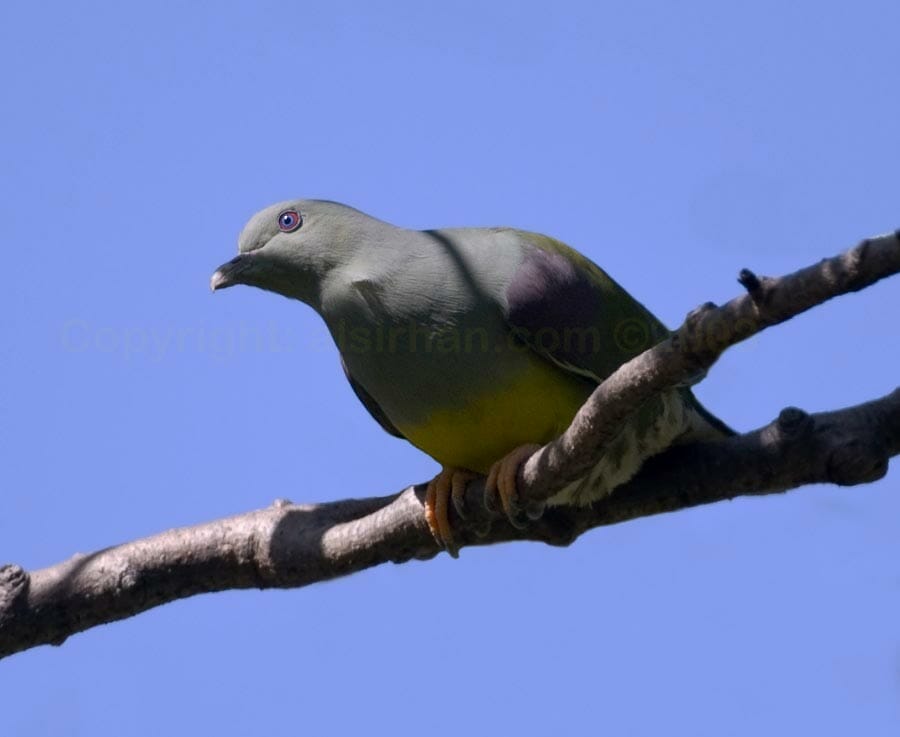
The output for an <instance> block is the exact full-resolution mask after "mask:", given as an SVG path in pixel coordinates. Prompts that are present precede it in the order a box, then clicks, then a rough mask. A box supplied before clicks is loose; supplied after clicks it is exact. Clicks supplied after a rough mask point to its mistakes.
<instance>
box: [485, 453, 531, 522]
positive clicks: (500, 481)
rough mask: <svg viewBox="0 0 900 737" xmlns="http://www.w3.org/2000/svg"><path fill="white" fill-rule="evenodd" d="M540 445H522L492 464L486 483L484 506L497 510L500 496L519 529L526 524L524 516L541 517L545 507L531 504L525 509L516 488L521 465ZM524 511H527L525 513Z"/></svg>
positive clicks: (508, 515)
mask: <svg viewBox="0 0 900 737" xmlns="http://www.w3.org/2000/svg"><path fill="white" fill-rule="evenodd" d="M540 447H541V446H540V445H536V444H529V445H520V446H519V447H518V448H516V449H515V450H513V451H512V452H510V453H508V454H507V455H505V456H504V457H503V458H501V459H500V460H499V461H497V462H496V463H495V464H494V465H493V466H491V470H490V471H489V472H488V477H487V481H486V482H485V485H484V506H485V507H487V509H489V510H490V511H494V510H496V509H497V497H498V496H499V497H500V503H501V505H502V506H503V511H504V513H505V514H506V516H507V517H508V518H509V521H510V524H512V525H513V527H516V528H518V529H522V528H524V527H525V525H526V521H525V520H524V519H523V516H524V517H527V518H529V519H537V517H540V511H543V507H542V505H540V504H529V505H528V507H527V509H526V510H523V508H522V503H521V501H520V500H519V492H518V489H517V488H516V476H517V475H518V473H519V467H520V466H521V465H522V464H523V463H524V462H525V461H526V460H527V459H528V458H530V457H531V456H532V455H533V454H534V452H535V451H537V450H539V449H540ZM539 508H540V511H539ZM523 511H524V512H525V514H524V515H523Z"/></svg>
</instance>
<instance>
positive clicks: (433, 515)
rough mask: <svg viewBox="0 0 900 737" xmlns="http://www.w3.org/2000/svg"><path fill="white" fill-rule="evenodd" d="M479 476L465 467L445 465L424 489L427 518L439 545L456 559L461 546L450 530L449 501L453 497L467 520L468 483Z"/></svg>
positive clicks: (457, 507) (454, 504)
mask: <svg viewBox="0 0 900 737" xmlns="http://www.w3.org/2000/svg"><path fill="white" fill-rule="evenodd" d="M477 476H478V474H477V473H475V472H473V471H469V470H468V469H465V468H453V467H449V468H448V467H445V468H442V469H441V472H440V473H439V474H438V475H437V476H435V477H434V478H433V479H431V481H430V482H428V487H427V488H426V490H425V521H426V522H428V529H430V530H431V534H432V535H434V539H435V540H437V542H438V545H440V546H441V547H442V548H444V549H445V550H446V551H447V552H448V553H450V555H451V556H452V557H453V558H458V557H459V548H458V547H456V542H455V541H454V540H453V531H452V530H451V529H450V517H449V514H448V513H449V511H450V510H449V502H450V499H452V500H453V506H454V507H455V509H456V513H457V514H458V515H459V516H460V517H461V518H463V519H465V516H466V515H465V495H466V484H468V483H469V482H470V481H471V480H472V479H474V478H476V477H477Z"/></svg>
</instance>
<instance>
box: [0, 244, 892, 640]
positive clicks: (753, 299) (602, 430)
mask: <svg viewBox="0 0 900 737" xmlns="http://www.w3.org/2000/svg"><path fill="white" fill-rule="evenodd" d="M898 271H900V234H898V233H894V234H891V235H886V236H881V237H879V238H874V239H870V240H867V241H863V242H862V243H861V244H860V245H859V246H857V247H856V248H854V249H851V250H850V251H847V252H846V253H844V254H842V255H840V256H837V257H835V258H832V259H826V260H823V261H822V262H820V263H819V264H816V265H814V266H810V267H808V268H806V269H803V270H801V271H798V272H796V273H794V274H791V275H788V276H785V277H781V278H777V279H770V278H758V277H756V276H755V275H753V274H752V273H750V272H749V271H746V270H745V271H743V272H741V276H740V281H741V283H742V284H743V285H744V287H745V288H746V289H747V293H746V294H744V295H742V296H740V297H737V298H735V299H733V300H732V301H731V302H729V303H728V304H726V305H724V306H722V307H716V306H714V305H709V304H707V305H704V306H703V307H701V308H700V309H698V310H696V311H695V312H693V313H691V315H689V316H688V319H687V320H686V322H685V324H684V325H683V326H682V327H681V328H680V329H679V330H678V331H677V333H676V334H675V335H674V336H673V338H671V339H670V340H667V341H665V342H663V343H661V344H660V345H658V346H655V347H654V348H652V349H650V350H648V351H646V352H645V353H643V354H641V355H640V356H638V357H636V358H635V359H634V360H632V361H631V362H629V363H628V364H625V365H624V366H622V367H621V368H620V369H619V370H618V371H616V372H615V373H614V374H613V375H612V376H610V377H609V378H608V379H607V380H606V381H604V382H603V384H602V385H601V386H599V387H598V388H597V390H596V391H595V392H594V393H593V395H592V396H591V397H590V398H589V399H588V401H587V402H586V403H585V405H584V407H583V408H582V409H581V410H580V411H579V413H578V414H577V415H576V417H575V419H574V420H573V421H572V424H571V426H570V427H569V429H568V430H567V431H566V432H565V433H564V434H563V435H562V436H561V437H560V438H558V439H557V440H556V441H554V442H552V443H550V444H548V445H547V446H545V447H544V448H542V449H541V450H539V451H538V452H537V453H535V454H534V455H533V456H532V457H531V458H530V459H529V460H528V462H527V463H526V464H524V465H523V467H522V469H521V471H520V478H519V484H520V485H519V490H520V495H521V496H522V500H521V502H522V504H524V503H526V502H540V501H541V500H544V499H547V498H549V497H550V496H552V495H553V494H554V493H555V492H556V491H557V490H559V489H560V488H562V487H563V486H564V485H565V484H566V483H568V482H569V481H571V480H574V479H576V478H578V477H580V476H581V475H583V473H584V472H585V471H586V470H587V469H588V468H589V467H590V465H591V463H592V460H593V459H594V458H596V457H597V456H598V455H599V454H600V453H602V451H603V449H604V447H605V445H606V443H608V442H609V441H610V440H611V439H612V438H613V437H614V436H615V432H616V428H617V427H618V426H619V425H620V424H621V422H622V420H623V419H624V418H625V417H627V416H628V415H629V414H630V413H631V412H633V411H634V410H635V409H636V408H638V407H639V406H640V405H641V404H642V403H643V402H644V401H645V400H646V399H647V398H648V397H650V396H652V395H653V394H654V393H655V392H658V391H661V390H663V389H667V388H669V387H672V386H675V385H677V384H679V383H681V382H683V381H684V380H686V379H687V378H688V377H690V376H691V375H695V374H696V373H697V372H698V370H701V369H706V368H709V367H710V366H711V365H712V364H713V363H714V362H715V361H716V359H717V358H718V357H719V355H720V354H721V353H722V351H723V350H725V348H727V347H728V346H731V345H734V344H735V343H737V342H740V341H741V340H745V339H747V338H748V337H750V336H751V335H754V334H755V333H757V332H759V331H760V330H762V329H764V328H766V327H768V326H770V325H774V324H777V323H779V322H783V321H784V320H787V319H789V318H791V317H793V316H794V315H797V314H799V313H801V312H804V311H805V310H808V309H810V308H811V307H813V306H815V305H817V304H821V303H822V302H824V301H826V300H828V299H830V298H832V297H835V296H837V295H840V294H845V293H847V292H851V291H856V290H859V289H862V288H864V287H866V286H868V285H870V284H873V283H874V282H876V281H878V280H879V279H882V278H884V277H886V276H890V275H892V274H896V273H897V272H898ZM898 453H900V389H897V390H895V391H894V392H893V393H891V394H889V395H887V396H885V397H882V398H881V399H876V400H874V401H872V402H869V403H866V404H862V405H858V406H856V407H850V408H847V409H843V410H837V411H834V412H826V413H821V414H815V415H808V414H806V413H805V412H802V411H801V410H798V409H795V408H789V409H786V410H784V411H783V412H782V413H781V415H780V416H779V417H778V419H777V420H775V421H774V422H772V423H771V424H770V425H767V426H766V427H763V428H760V429H759V430H755V431H753V432H749V433H746V434H743V435H738V436H736V437H734V438H730V439H728V440H725V441H722V442H717V443H709V444H694V445H686V446H680V447H677V448H672V449H670V450H669V451H667V452H666V453H663V454H661V455H659V456H657V457H655V458H653V459H651V460H650V461H648V462H647V463H646V464H645V465H644V467H643V468H642V469H641V471H640V473H639V474H638V475H637V476H636V477H635V478H634V479H632V480H631V481H630V482H629V483H628V484H626V485H624V486H621V487H619V488H618V489H617V490H616V491H615V492H614V493H613V494H612V495H611V496H609V497H608V498H606V499H603V500H601V501H599V502H597V503H595V504H594V505H593V506H591V507H585V508H573V507H562V508H550V509H548V510H547V511H546V513H545V514H544V516H543V517H542V518H541V519H540V520H538V521H537V522H534V523H533V524H532V525H530V526H529V527H528V528H527V529H524V530H520V529H517V528H515V527H513V526H512V525H510V524H509V523H508V522H507V521H506V520H505V519H502V518H500V517H498V516H497V515H496V514H495V513H492V512H489V511H488V510H486V509H484V507H483V505H482V504H480V499H481V497H482V495H483V490H484V484H483V480H479V481H475V482H473V483H471V484H470V485H469V487H468V490H467V494H466V501H467V508H468V510H469V514H468V519H469V524H467V525H465V526H461V527H460V528H459V529H458V531H457V541H458V543H459V544H460V545H461V546H465V545H486V544H492V543H498V542H506V541H510V540H535V541H541V542H545V543H549V544H553V545H567V544H569V543H571V542H572V541H573V540H575V539H576V538H577V537H578V536H579V535H580V534H581V533H583V532H584V531H585V530H588V529H591V528H593V527H597V526H600V525H608V524H614V523H617V522H622V521H625V520H629V519H634V518H636V517H644V516H648V515H652V514H658V513H660V512H670V511H674V510H677V509H684V508H687V507H691V506H695V505H698V504H708V503H711V502H715V501H720V500H724V499H731V498H733V497H735V496H739V495H745V494H769V493H773V492H779V491H785V490H787V489H792V488H796V487H798V486H803V485H805V484H810V483H816V482H823V483H833V484H839V485H853V484H859V483H866V482H871V481H874V480H876V479H878V478H881V477H882V476H883V475H884V474H885V473H886V472H887V466H888V460H889V459H890V458H891V457H892V456H895V455H897V454H898ZM423 495H424V485H419V486H415V487H410V488H408V489H406V490H404V491H402V492H400V493H399V494H394V495H391V496H385V497H376V498H371V499H360V500H347V501H340V502H333V503H328V504H314V505H296V504H291V503H290V502H286V501H277V502H275V503H274V504H273V505H272V506H271V507H269V508H267V509H262V510H258V511H254V512H249V513H247V514H242V515H238V516H235V517H230V518H227V519H222V520H217V521H214V522H209V523H206V524H201V525H196V526H193V527H185V528H180V529H176V530H169V531H167V532H164V533H161V534H159V535H154V536H152V537H148V538H144V539H142V540H137V541H134V542H130V543H125V544H123V545H118V546H115V547H111V548H107V549H105V550H100V551H97V552H95V553H91V554H89V555H77V556H75V557H73V558H71V559H70V560H68V561H65V562H63V563H60V564H57V565H55V566H51V567H50V568H45V569H42V570H38V571H32V572H26V571H24V570H23V569H22V568H20V567H19V566H15V565H6V566H3V567H0V657H2V656H6V655H9V654H11V653H15V652H18V651H21V650H25V649H27V648H30V647H34V646H36V645H41V644H55V645H59V644H61V643H62V642H63V641H64V640H65V639H66V638H67V637H69V636H70V635H72V634H74V633H76V632H81V631H83V630H85V629H88V628H89V627H93V626H96V625H98V624H103V623H106V622H112V621H115V620H118V619H123V618H125V617H129V616H132V615H134V614H137V613H139V612H142V611H144V610H146V609H149V608H151V607H154V606H157V605H159V604H163V603H165V602H168V601H173V600H175V599H179V598H183V597H187V596H192V595H194V594H199V593H205V592H212V591H221V590H224V589H232V588H269V587H282V588H287V587H297V586H305V585H307V584H310V583H314V582H316V581H324V580H327V579H330V578H335V577H338V576H343V575H346V574H348V573H353V572H355V571H360V570H363V569H365V568H368V567H370V566H374V565H378V564H380V563H385V562H389V561H392V562H397V563H399V562H404V561H407V560H410V559H412V558H420V559H425V558H430V557H433V556H434V555H436V554H437V553H438V552H439V548H438V546H437V544H436V543H435V541H434V539H433V538H432V537H431V534H430V533H429V531H428V527H427V525H426V523H425V519H424V514H423V512H422V499H423Z"/></svg>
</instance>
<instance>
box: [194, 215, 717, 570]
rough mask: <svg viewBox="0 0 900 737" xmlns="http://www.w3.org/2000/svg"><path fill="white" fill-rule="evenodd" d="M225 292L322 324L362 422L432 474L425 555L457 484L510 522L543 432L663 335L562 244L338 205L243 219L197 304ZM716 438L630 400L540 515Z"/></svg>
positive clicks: (682, 400)
mask: <svg viewBox="0 0 900 737" xmlns="http://www.w3.org/2000/svg"><path fill="white" fill-rule="evenodd" d="M238 284H243V285H247V286H252V287H257V288H260V289H263V290H266V291H269V292H274V293H276V294H279V295H282V296H284V297H288V298H290V299H294V300H299V301H301V302H304V303H305V304H307V305H309V306H310V307H312V308H313V309H314V310H315V311H316V312H317V313H318V314H319V315H320V316H321V317H322V319H323V320H324V322H325V324H326V326H327V328H328V331H329V332H330V334H331V336H332V338H333V340H334V342H335V344H336V346H337V350H338V352H339V354H340V362H341V366H342V368H343V371H344V373H345V375H346V378H347V380H348V381H349V383H350V387H351V388H352V390H353V392H354V393H355V394H356V396H357V397H358V399H359V400H360V402H361V403H362V405H363V406H364V407H365V409H366V410H367V411H368V412H369V414H370V415H371V416H372V417H373V418H374V419H375V420H376V421H377V422H378V424H380V425H381V427H382V428H383V429H384V430H386V431H387V432H388V433H390V434H391V435H394V436H396V437H398V438H403V439H405V440H407V441H409V442H410V443H412V445H414V446H415V447H417V448H419V449H420V450H421V451H423V452H425V453H427V454H428V455H429V456H431V457H432V458H433V459H435V460H436V461H437V462H438V463H439V464H440V465H441V471H440V472H439V473H438V474H437V475H436V476H435V477H434V478H433V479H432V480H431V481H430V482H429V483H428V485H427V490H426V494H425V504H424V514H425V519H426V522H427V524H428V527H429V529H430V530H431V533H432V535H433V536H434V538H435V540H436V541H437V543H438V544H439V546H440V547H441V548H443V549H445V550H446V551H447V552H449V553H450V554H451V555H452V556H453V557H457V555H458V546H457V544H456V541H455V537H454V530H453V526H452V524H451V521H450V504H451V503H452V504H453V507H454V508H455V510H456V512H457V516H458V517H459V519H460V522H459V523H462V521H463V520H464V519H465V502H464V495H465V489H466V485H467V484H468V482H469V481H471V480H472V479H473V478H476V477H477V476H479V475H485V476H486V477H487V480H486V483H485V504H486V505H487V506H488V507H489V508H493V507H496V506H497V501H498V500H499V502H500V506H502V509H503V511H504V512H505V513H506V515H507V516H508V517H509V519H510V521H511V522H512V523H513V524H515V525H517V526H523V525H524V524H527V522H528V517H531V518H537V517H538V516H539V515H540V513H541V511H542V509H541V507H540V506H537V507H536V508H534V507H532V508H530V509H528V510H527V514H525V510H523V509H522V505H521V504H520V503H519V499H518V495H517V490H516V473H517V470H518V468H519V466H520V465H521V464H522V463H523V462H524V461H525V460H526V459H527V458H528V457H529V456H530V455H531V454H532V453H533V452H534V451H535V450H536V449H537V448H539V447H541V446H542V445H544V444H546V443H547V442H549V441H551V440H553V439H554V438H555V437H557V436H558V435H560V434H561V433H562V432H563V431H564V430H565V429H566V428H567V427H568V425H569V423H570V422H571V420H572V418H573V417H574V416H575V413H576V412H577V411H578V409H579V408H580V407H581V406H582V404H584V402H585V400H586V399H587V398H588V397H589V396H590V394H591V393H592V392H593V390H594V389H595V388H596V387H597V386H598V385H599V384H600V383H601V382H602V381H603V380H604V379H605V378H606V377H608V376H609V375H610V374H611V373H612V372H613V371H615V370H616V369H617V368H618V367H619V366H620V365H622V364H623V363H625V362H626V361H628V360H630V359H631V358H633V357H634V356H636V355H638V354H640V353H642V352H643V351H644V350H646V349H648V348H650V347H651V346H653V345H654V344H656V343H658V342H660V341H662V340H664V339H665V338H666V337H668V336H669V335H670V332H669V330H668V329H667V328H666V327H665V326H664V325H663V323H662V322H660V320H658V319H657V318H656V317H654V316H653V314H652V313H651V312H650V311H649V310H648V309H646V308H645V307H644V306H643V305H642V304H641V303H639V302H638V301H637V300H636V299H635V298H634V297H632V296H631V295H630V294H629V293H628V292H627V291H626V290H625V289H624V288H623V287H621V286H620V285H619V284H618V283H616V282H615V281H614V280H613V279H612V278H611V277H610V276H609V275H608V274H607V273H606V272H605V271H603V270H602V269H601V268H600V267H599V266H597V265H596V264H595V263H594V262H593V261H591V260H590V259H588V258H587V257H586V256H584V255H583V254H581V253H580V252H579V251H576V250H575V249H574V248H572V247H570V246H568V245H566V244H564V243H562V242H561V241H559V240H556V239H554V238H552V237H549V236H546V235H542V234H539V233H533V232H528V231H525V230H519V229H516V228H510V227H494V228H481V227H480V228H464V227H460V228H442V229H434V230H413V229H407V228H402V227H398V226H395V225H392V224H390V223H388V222H385V221H382V220H379V219H377V218H375V217H372V216H370V215H367V214H365V213H363V212H361V211H360V210H357V209H355V208H353V207H350V206H348V205H344V204H341V203H338V202H332V201H328V200H313V199H296V200H286V201H283V202H279V203H276V204H273V205H271V206H269V207H266V208H265V209H263V210H261V211H259V212H257V213H256V214H255V215H253V216H252V217H251V218H250V220H249V221H248V222H247V224H246V225H245V227H244V228H243V230H242V232H241V233H240V236H239V238H238V255H237V256H236V257H235V258H232V259H231V260H230V261H228V262H227V263H224V264H222V265H221V266H220V267H219V268H218V269H216V271H215V272H214V273H213V275H212V277H211V280H210V287H211V289H212V290H213V291H218V290H221V289H225V288H227V287H231V286H235V285H238ZM732 434H733V431H732V430H731V429H730V428H729V427H728V426H727V425H726V424H725V423H724V422H722V421H721V420H719V419H718V418H717V417H715V416H714V415H713V414H711V413H710V412H709V411H708V410H706V409H705V408H704V407H703V406H702V405H701V404H700V403H699V401H698V400H697V399H696V397H695V396H694V394H693V393H692V391H691V389H690V387H689V386H687V385H685V386H678V387H675V388H673V389H671V390H668V391H665V392H662V393H660V394H658V395H656V396H654V397H652V398H651V399H650V400H648V401H647V402H646V403H645V404H644V405H642V406H641V407H640V408H639V409H638V410H637V411H636V412H635V413H634V414H633V415H632V416H631V417H630V418H629V419H628V420H626V421H625V423H623V425H622V427H621V428H620V429H619V431H618V433H617V435H616V438H615V439H614V441H613V442H612V443H611V444H610V445H609V446H608V448H607V449H606V450H605V452H604V453H603V455H602V456H601V457H599V458H598V459H597V461H596V464H595V465H594V466H593V468H592V469H591V471H590V472H589V473H588V474H586V475H585V476H584V477H583V478H581V479H578V480H577V481H575V482H573V483H570V484H568V485H567V486H566V487H565V488H563V489H562V490H561V491H560V492H558V493H557V494H556V495H555V496H553V497H551V498H550V499H549V500H548V501H547V504H549V505H576V506H580V505H587V504H591V503H592V502H594V501H596V500H597V499H600V498H602V497H604V496H605V495H607V494H609V493H610V492H611V491H612V490H613V489H615V488H616V487H618V486H620V485H621V484H624V483H625V482H627V481H628V480H629V479H631V478H632V477H633V476H634V475H635V474H636V473H637V471H638V470H639V469H640V467H641V465H642V464H643V462H644V461H645V460H646V459H647V458H649V457H651V456H653V455H656V454H657V453H660V452H661V451H663V450H665V449H666V448H668V447H669V446H671V445H674V444H677V443H684V442H692V441H694V442H696V441H715V440H720V439H723V438H725V437H728V436H729V435H732Z"/></svg>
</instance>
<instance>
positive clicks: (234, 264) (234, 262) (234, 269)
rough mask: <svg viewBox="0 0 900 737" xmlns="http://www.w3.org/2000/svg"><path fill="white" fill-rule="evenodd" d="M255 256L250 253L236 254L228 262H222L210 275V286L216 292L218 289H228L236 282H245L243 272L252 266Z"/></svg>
mask: <svg viewBox="0 0 900 737" xmlns="http://www.w3.org/2000/svg"><path fill="white" fill-rule="evenodd" d="M252 260H253V257H252V256H251V254H249V253H242V254H240V255H239V256H235V257H234V258H233V259H231V261H229V262H228V263H224V264H222V265H221V266H220V267H219V268H218V269H216V271H215V273H214V274H213V275H212V276H211V277H210V280H209V288H210V289H212V290H213V291H214V292H215V291H216V290H217V289H226V288H227V287H233V286H234V285H235V284H243V280H242V279H241V274H242V273H243V272H245V271H247V269H248V268H250V265H251V262H252Z"/></svg>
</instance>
